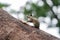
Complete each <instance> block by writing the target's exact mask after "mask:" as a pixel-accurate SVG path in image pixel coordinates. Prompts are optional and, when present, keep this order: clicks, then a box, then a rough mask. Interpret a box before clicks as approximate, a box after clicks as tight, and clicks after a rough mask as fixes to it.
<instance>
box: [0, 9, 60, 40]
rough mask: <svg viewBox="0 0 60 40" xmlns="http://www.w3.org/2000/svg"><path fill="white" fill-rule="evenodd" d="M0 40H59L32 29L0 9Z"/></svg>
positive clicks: (59, 39)
mask: <svg viewBox="0 0 60 40" xmlns="http://www.w3.org/2000/svg"><path fill="white" fill-rule="evenodd" d="M0 40H60V38H57V37H54V36H52V35H50V34H48V33H46V32H44V31H42V30H39V29H36V28H33V27H31V26H29V25H27V24H24V23H23V22H22V21H20V20H18V19H16V18H14V17H12V16H11V15H9V14H8V13H7V12H6V11H4V10H2V9H0Z"/></svg>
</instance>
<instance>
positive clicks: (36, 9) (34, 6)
mask: <svg viewBox="0 0 60 40" xmlns="http://www.w3.org/2000/svg"><path fill="white" fill-rule="evenodd" d="M30 6H31V9H30V10H27V9H26V7H25V8H24V14H32V12H35V13H36V15H35V16H36V17H40V16H44V17H45V16H46V12H47V11H49V9H50V8H49V7H48V6H47V4H45V5H43V6H42V7H40V6H39V5H37V4H34V3H31V4H30Z"/></svg>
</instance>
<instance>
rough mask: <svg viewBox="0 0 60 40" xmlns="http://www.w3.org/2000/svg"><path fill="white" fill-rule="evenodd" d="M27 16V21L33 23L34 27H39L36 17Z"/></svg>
mask: <svg viewBox="0 0 60 40" xmlns="http://www.w3.org/2000/svg"><path fill="white" fill-rule="evenodd" d="M27 18H28V19H29V20H28V22H32V23H33V24H34V27H35V28H37V29H39V25H40V24H39V21H38V19H37V18H35V17H33V16H32V15H30V16H29V15H27Z"/></svg>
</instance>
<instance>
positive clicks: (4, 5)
mask: <svg viewBox="0 0 60 40" xmlns="http://www.w3.org/2000/svg"><path fill="white" fill-rule="evenodd" d="M8 6H9V4H4V3H0V8H3V7H8Z"/></svg>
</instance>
